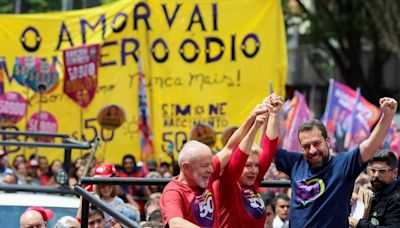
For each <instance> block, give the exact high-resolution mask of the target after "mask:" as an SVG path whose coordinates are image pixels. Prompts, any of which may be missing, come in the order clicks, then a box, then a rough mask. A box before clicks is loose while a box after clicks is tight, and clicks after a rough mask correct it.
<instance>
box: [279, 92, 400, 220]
mask: <svg viewBox="0 0 400 228" xmlns="http://www.w3.org/2000/svg"><path fill="white" fill-rule="evenodd" d="M379 103H380V108H381V110H382V115H381V118H380V120H379V122H378V123H377V125H376V126H375V128H374V129H373V131H372V132H371V134H370V136H369V137H368V138H367V139H366V140H364V141H363V142H362V143H361V144H360V145H358V146H357V147H355V148H353V149H351V150H350V151H348V152H343V153H340V154H339V155H337V156H331V155H330V154H329V148H330V139H329V137H328V135H327V131H326V128H325V126H324V125H323V124H322V123H321V121H319V120H310V121H307V122H305V123H303V124H301V125H300V127H299V130H298V139H299V143H300V147H301V148H302V152H303V153H297V152H289V151H286V150H284V149H278V152H277V154H276V156H275V164H276V167H277V169H278V170H281V171H283V172H285V173H286V174H288V175H289V176H290V178H291V187H292V197H291V207H290V209H291V213H290V217H289V220H290V226H292V227H348V226H349V220H348V215H349V213H350V204H349V202H350V198H351V195H352V191H353V187H354V182H355V179H356V178H357V176H358V175H359V174H360V173H361V172H362V171H363V170H364V169H365V167H366V164H367V161H368V160H369V159H370V158H371V157H372V155H373V154H374V153H375V152H376V151H377V150H378V149H379V147H380V145H382V142H383V140H384V138H385V136H386V133H387V132H388V129H389V127H390V124H391V122H392V120H393V117H394V115H395V113H396V110H397V101H396V100H394V99H392V98H387V97H385V98H381V99H380V100H379Z"/></svg>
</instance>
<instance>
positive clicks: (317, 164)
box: [306, 153, 330, 169]
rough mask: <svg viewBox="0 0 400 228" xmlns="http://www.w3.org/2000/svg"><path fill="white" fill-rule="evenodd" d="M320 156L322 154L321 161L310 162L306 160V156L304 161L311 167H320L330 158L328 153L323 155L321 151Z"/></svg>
mask: <svg viewBox="0 0 400 228" xmlns="http://www.w3.org/2000/svg"><path fill="white" fill-rule="evenodd" d="M321 156H322V161H321V162H319V163H311V162H310V161H309V160H308V158H306V161H307V162H308V164H310V166H311V167H312V168H313V169H321V168H323V167H324V166H325V164H326V163H328V161H329V158H330V155H329V154H327V155H324V154H323V153H321Z"/></svg>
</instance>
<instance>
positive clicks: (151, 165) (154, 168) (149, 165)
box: [146, 159, 158, 172]
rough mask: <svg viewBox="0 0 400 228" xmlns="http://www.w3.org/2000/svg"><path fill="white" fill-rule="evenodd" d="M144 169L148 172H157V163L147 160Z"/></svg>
mask: <svg viewBox="0 0 400 228" xmlns="http://www.w3.org/2000/svg"><path fill="white" fill-rule="evenodd" d="M146 168H147V169H148V170H149V172H158V165H157V161H156V160H154V159H149V160H148V161H147V162H146Z"/></svg>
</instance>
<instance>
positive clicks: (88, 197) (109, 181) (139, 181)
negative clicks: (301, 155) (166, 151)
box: [74, 177, 290, 227]
mask: <svg viewBox="0 0 400 228" xmlns="http://www.w3.org/2000/svg"><path fill="white" fill-rule="evenodd" d="M171 180H172V178H134V177H128V178H121V177H83V178H82V179H81V181H80V184H81V185H83V184H94V185H167V184H168V183H169V182H170V181H171ZM260 187H278V188H285V187H290V181H289V180H264V181H262V182H261V184H260ZM74 190H75V191H76V192H77V194H79V195H81V196H82V211H81V221H82V223H81V227H87V223H88V219H89V218H88V217H89V201H90V202H91V203H92V204H95V205H96V206H99V207H100V208H102V207H103V206H104V204H105V203H104V202H102V201H101V200H100V199H98V198H96V197H95V196H93V195H92V194H91V193H89V192H88V191H86V190H85V189H83V188H82V187H81V186H79V185H76V186H75V188H74ZM93 198H96V200H93ZM107 206H108V205H107ZM108 209H110V208H108ZM108 209H107V210H108ZM111 210H112V208H111ZM106 212H107V213H109V212H108V211H106ZM114 213H115V212H114ZM109 214H110V215H111V216H113V215H112V214H111V213H109ZM113 217H114V216H113ZM114 218H116V219H117V220H118V221H121V222H122V220H119V218H118V217H114ZM124 225H125V224H124ZM127 226H128V225H127ZM128 227H131V226H128Z"/></svg>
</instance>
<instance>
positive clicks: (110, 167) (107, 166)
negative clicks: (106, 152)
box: [94, 162, 117, 177]
mask: <svg viewBox="0 0 400 228" xmlns="http://www.w3.org/2000/svg"><path fill="white" fill-rule="evenodd" d="M116 173H117V170H116V169H115V166H114V164H113V163H111V162H103V163H100V164H97V165H96V168H95V169H94V175H95V176H100V177H112V176H115V174H116Z"/></svg>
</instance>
